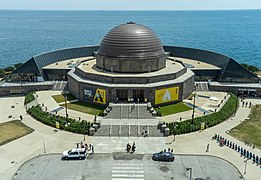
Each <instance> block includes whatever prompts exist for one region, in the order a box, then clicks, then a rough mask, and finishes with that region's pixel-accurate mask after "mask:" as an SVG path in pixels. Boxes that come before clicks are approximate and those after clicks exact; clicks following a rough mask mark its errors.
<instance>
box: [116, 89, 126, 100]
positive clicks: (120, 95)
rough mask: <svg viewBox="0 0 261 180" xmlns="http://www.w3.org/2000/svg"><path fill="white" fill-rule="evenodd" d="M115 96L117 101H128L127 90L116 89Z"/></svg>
mask: <svg viewBox="0 0 261 180" xmlns="http://www.w3.org/2000/svg"><path fill="white" fill-rule="evenodd" d="M116 94H117V97H118V98H119V100H121V101H128V89H116Z"/></svg>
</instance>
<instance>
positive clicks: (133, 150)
mask: <svg viewBox="0 0 261 180" xmlns="http://www.w3.org/2000/svg"><path fill="white" fill-rule="evenodd" d="M135 149H136V146H135V142H133V144H132V147H131V151H132V152H135Z"/></svg>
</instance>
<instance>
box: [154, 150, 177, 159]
mask: <svg viewBox="0 0 261 180" xmlns="http://www.w3.org/2000/svg"><path fill="white" fill-rule="evenodd" d="M152 159H153V160H155V161H174V160H175V157H174V154H172V153H171V152H159V153H155V154H153V156H152Z"/></svg>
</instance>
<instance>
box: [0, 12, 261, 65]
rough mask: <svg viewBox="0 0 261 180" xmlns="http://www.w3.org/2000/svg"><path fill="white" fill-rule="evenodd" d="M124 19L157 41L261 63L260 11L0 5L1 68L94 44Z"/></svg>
mask: <svg viewBox="0 0 261 180" xmlns="http://www.w3.org/2000/svg"><path fill="white" fill-rule="evenodd" d="M129 21H134V22H136V23H138V24H143V25H145V26H147V27H149V28H151V29H152V30H153V31H154V32H155V33H156V34H157V35H158V37H159V38H160V39H161V42H162V45H170V46H182V47H191V48H197V49H204V50H209V51H214V52H217V53H220V54H224V55H226V56H229V57H232V58H233V59H235V60H236V61H238V62H239V63H247V64H250V65H255V66H258V67H259V68H261V61H260V60H261V49H260V45H261V33H260V32H259V31H260V29H261V10H259V9H250V10H116V11H115V10H102V9H101V10H0V26H1V29H0V63H1V67H0V68H3V67H7V66H11V65H13V64H15V63H20V62H21V63H23V62H26V61H27V60H28V59H30V58H31V57H32V56H35V55H37V54H41V53H43V52H48V51H53V50H57V49H64V48H70V47H79V46H88V45H99V44H100V42H101V40H102V38H103V36H104V35H105V34H106V33H107V32H108V31H109V30H110V29H111V28H113V27H115V26H117V25H119V24H123V23H126V22H129Z"/></svg>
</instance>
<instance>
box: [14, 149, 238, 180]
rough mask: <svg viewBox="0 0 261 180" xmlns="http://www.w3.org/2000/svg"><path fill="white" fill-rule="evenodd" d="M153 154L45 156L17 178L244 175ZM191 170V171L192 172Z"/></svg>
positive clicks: (205, 159)
mask: <svg viewBox="0 0 261 180" xmlns="http://www.w3.org/2000/svg"><path fill="white" fill-rule="evenodd" d="M151 157H152V156H151V155H139V154H132V155H129V154H126V153H114V154H94V155H89V156H88V157H87V159H85V160H68V161H67V160H61V155H57V154H56V155H54V154H52V155H43V156H39V157H36V158H33V159H31V160H29V161H27V162H26V163H25V164H23V165H22V166H21V167H20V168H19V169H18V171H17V172H16V174H15V175H14V176H13V179H19V180H23V179H24V180H35V179H51V180H64V179H77V180H84V179H88V180H144V179H145V180H154V179H155V180H171V179H174V180H183V179H184V180H187V179H189V177H190V172H191V171H192V172H191V173H192V174H191V175H192V179H195V178H203V179H208V180H228V179H229V180H239V179H241V178H240V177H241V174H240V173H239V171H238V170H237V169H236V168H235V167H234V166H233V165H231V164H230V163H228V162H227V161H224V160H222V159H219V158H216V157H212V156H187V155H176V156H175V161H174V162H158V161H153V160H152V159H151ZM189 168H191V169H189Z"/></svg>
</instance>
